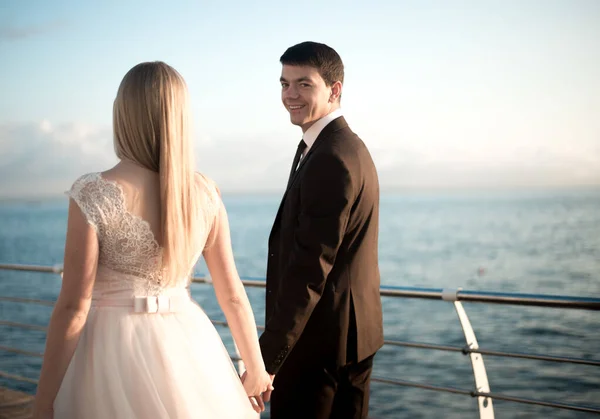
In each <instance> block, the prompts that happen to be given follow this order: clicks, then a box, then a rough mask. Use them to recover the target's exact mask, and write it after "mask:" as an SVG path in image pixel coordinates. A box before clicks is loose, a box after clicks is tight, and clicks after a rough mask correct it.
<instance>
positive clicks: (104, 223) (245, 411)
mask: <svg viewBox="0 0 600 419" xmlns="http://www.w3.org/2000/svg"><path fill="white" fill-rule="evenodd" d="M205 189H206V190H205V191H204V192H205V193H204V194H203V195H204V196H202V197H199V199H201V200H202V203H203V206H202V211H203V213H204V214H203V216H207V217H213V218H214V217H215V216H216V213H217V210H218V208H219V205H220V197H219V196H218V194H217V193H216V190H215V188H214V185H213V184H211V183H207V187H206V188H205ZM211 189H212V190H211ZM67 194H68V195H69V196H70V197H71V198H73V200H74V201H75V202H76V203H77V204H78V206H79V207H80V209H81V211H82V212H83V214H84V215H85V217H86V219H87V221H88V222H89V223H90V224H91V225H92V226H93V227H94V229H95V230H96V232H97V235H98V242H99V261H98V270H97V275H96V282H95V285H94V291H93V298H92V301H93V302H92V308H91V309H90V312H89V315H88V318H87V323H86V325H85V328H84V330H83V332H82V334H81V338H80V340H79V343H78V345H77V348H76V350H75V354H74V356H73V358H72V360H71V363H70V364H69V367H68V369H67V372H66V375H65V377H64V380H63V382H62V385H61V387H60V390H59V392H58V395H57V397H56V400H55V402H54V417H55V418H56V419H67V418H78V419H80V418H85V419H96V418H97V419H121V418H122V419H136V418H139V419H162V418H186V419H187V418H203V419H213V418H214V419H220V418H224V419H225V418H227V419H229V418H231V419H245V418H253V419H256V418H258V417H259V415H258V414H257V413H256V412H254V410H253V409H252V406H251V404H250V401H249V399H248V397H247V396H246V394H245V392H244V388H243V387H242V385H241V382H240V379H239V377H238V375H237V372H236V370H235V368H234V366H233V363H232V361H231V359H230V358H229V355H228V353H227V350H226V348H225V346H224V345H223V342H222V340H221V338H220V336H219V334H218V333H217V331H216V329H215V328H214V326H213V325H212V323H211V321H210V320H209V319H208V317H207V316H206V314H205V313H204V311H203V310H202V309H201V308H200V307H199V306H198V304H197V303H196V302H194V301H193V300H191V298H190V295H189V285H190V284H189V278H184V279H182V280H181V281H179V283H178V284H177V285H169V286H165V285H163V283H162V282H164V281H163V280H162V278H161V269H160V268H161V252H162V249H161V247H160V246H159V245H158V243H157V241H156V240H155V238H154V234H153V232H152V230H151V228H150V224H149V223H148V222H146V221H144V220H143V219H142V218H141V217H140V216H138V215H134V214H133V213H131V212H130V211H129V210H128V209H127V202H128V201H127V200H126V194H125V192H124V190H123V188H122V186H121V185H120V184H119V183H117V182H114V181H110V180H106V179H105V178H103V177H102V175H101V174H99V173H92V174H87V175H84V176H82V177H80V178H79V179H78V180H77V181H76V182H75V183H74V184H73V187H72V188H71V190H70V191H69V192H68V193H67ZM205 241H206V239H205V240H204V242H205ZM203 247H204V243H202V248H203ZM201 250H202V249H199V251H198V255H200V253H201Z"/></svg>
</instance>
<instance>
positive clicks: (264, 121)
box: [0, 0, 600, 197]
mask: <svg viewBox="0 0 600 419" xmlns="http://www.w3.org/2000/svg"><path fill="white" fill-rule="evenodd" d="M307 40H311V41H317V42H323V43H326V44H328V45H329V46H331V47H333V48H334V49H336V51H338V53H339V54H340V56H341V57H342V60H343V61H344V65H345V83H344V87H343V99H342V110H343V112H344V115H345V117H346V120H347V121H348V123H349V125H350V127H351V128H352V129H353V131H354V132H356V133H357V134H358V135H359V136H360V137H361V138H362V139H363V141H364V142H365V143H366V144H367V146H368V147H369V150H370V151H371V154H372V155H373V159H374V161H375V164H376V166H377V168H378V171H379V176H380V183H381V188H382V191H383V192H385V191H395V190H427V189H432V188H433V189H453V188H459V189H460V188H475V189H494V188H507V187H508V188H512V187H555V186H559V187H575V186H581V185H600V2H599V1H595V0H588V1H585V0H562V1H558V0H539V1H538V0H497V1H484V0H477V1H476V0H473V1H459V0H455V1H444V0H440V1H428V0H415V1H402V0H394V1H380V0H373V1H371V2H369V3H368V4H367V2H365V1H351V0H346V1H337V0H331V1H327V2H323V1H313V0H305V1H302V2H281V1H260V0H258V1H252V2H246V1H239V0H238V1H202V0H199V1H176V0H173V1H171V2H165V1H150V0H145V1H133V0H130V1H112V0H110V1H108V0H104V1H102V2H82V1H64V0H55V1H52V2H48V1H42V0H40V1H31V0H0V63H1V65H0V97H1V99H0V197H16V196H41V195H53V194H60V193H62V192H63V191H64V190H66V189H68V188H69V187H70V185H71V184H72V183H73V181H74V180H75V179H76V178H77V177H78V176H79V175H81V174H83V173H87V172H93V171H102V170H106V169H108V168H110V167H111V166H112V165H114V164H115V163H116V162H117V159H116V157H115V156H114V151H113V146H112V128H111V123H112V121H111V118H112V103H113V100H114V97H115V95H116V91H117V88H118V85H119V83H120V81H121V79H122V77H123V76H124V75H125V73H126V72H127V71H128V70H129V69H130V68H131V67H133V66H134V65H136V64H138V63H140V62H143V61H153V60H161V61H165V62H166V63H168V64H170V65H172V66H173V67H175V68H176V69H177V70H178V71H179V72H180V73H181V74H182V75H183V77H184V78H185V80H186V82H187V84H188V87H189V90H190V94H191V101H192V114H193V115H192V117H193V121H194V146H195V152H196V165H197V169H198V170H199V171H201V172H203V173H205V174H207V175H208V176H210V177H212V178H213V179H215V181H216V182H217V183H218V184H219V186H220V188H221V189H222V190H223V191H224V192H225V191H230V192H243V193H257V192H282V191H283V189H284V187H285V184H286V180H287V175H288V173H289V166H290V164H291V161H292V159H293V155H294V152H295V148H296V145H297V143H298V141H299V139H300V138H301V135H302V134H301V131H300V128H298V127H296V126H293V125H291V123H290V122H289V116H288V114H287V112H286V110H285V109H284V108H283V106H282V104H281V101H280V85H279V76H280V74H281V64H280V63H279V57H280V56H281V54H282V53H283V52H284V51H285V49H286V48H288V47H289V46H291V45H294V44H296V43H299V42H302V41H307Z"/></svg>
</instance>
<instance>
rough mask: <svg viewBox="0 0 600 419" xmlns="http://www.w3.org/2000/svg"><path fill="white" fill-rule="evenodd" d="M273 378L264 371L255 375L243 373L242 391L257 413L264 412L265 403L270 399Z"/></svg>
mask: <svg viewBox="0 0 600 419" xmlns="http://www.w3.org/2000/svg"><path fill="white" fill-rule="evenodd" d="M274 377H275V376H274V375H270V374H269V373H268V372H267V371H265V370H262V371H259V372H256V373H254V372H251V373H249V372H248V371H244V374H242V384H243V385H244V390H246V395H247V396H248V398H249V399H250V403H251V404H252V407H253V408H254V410H255V411H256V412H257V413H261V412H264V411H265V402H268V401H269V400H270V399H271V392H272V391H273V390H274V389H275V388H274V387H273V378H274Z"/></svg>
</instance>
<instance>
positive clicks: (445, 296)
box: [442, 290, 494, 419]
mask: <svg viewBox="0 0 600 419" xmlns="http://www.w3.org/2000/svg"><path fill="white" fill-rule="evenodd" d="M458 291H459V290H444V291H443V292H442V300H444V301H450V302H452V303H453V304H454V308H455V309H456V314H458V319H459V320H460V325H461V326H462V330H463V333H464V335H465V340H466V343H467V347H468V348H469V349H479V344H478V343H477V338H476V337H475V331H474V330H473V326H471V322H470V320H469V316H467V312H466V311H465V309H464V307H463V305H462V304H461V302H460V301H458ZM469 357H470V358H471V367H472V368H473V377H474V379H475V388H476V389H477V391H478V392H480V393H489V392H490V384H489V382H488V378H487V372H486V370H485V364H484V363H483V355H481V354H479V353H473V352H470V353H469ZM477 404H478V406H479V418H480V419H494V406H493V403H492V399H491V398H490V397H484V396H478V397H477Z"/></svg>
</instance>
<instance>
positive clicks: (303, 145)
mask: <svg viewBox="0 0 600 419" xmlns="http://www.w3.org/2000/svg"><path fill="white" fill-rule="evenodd" d="M305 149H306V143H305V142H304V140H300V143H299V144H298V148H297V149H296V155H295V156H294V162H293V163H292V168H291V170H290V177H289V178H288V184H287V187H288V188H289V187H290V185H291V183H292V178H293V177H294V173H296V169H297V168H298V163H300V156H302V152H303V151H304V150H305Z"/></svg>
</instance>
